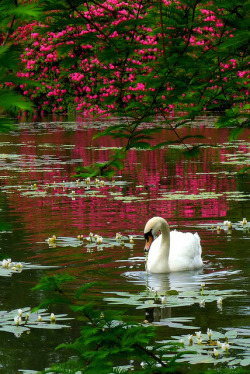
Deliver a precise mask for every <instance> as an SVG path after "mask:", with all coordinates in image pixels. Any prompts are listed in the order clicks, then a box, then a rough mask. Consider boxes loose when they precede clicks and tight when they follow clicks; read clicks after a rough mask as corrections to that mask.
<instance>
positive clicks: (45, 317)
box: [0, 307, 72, 337]
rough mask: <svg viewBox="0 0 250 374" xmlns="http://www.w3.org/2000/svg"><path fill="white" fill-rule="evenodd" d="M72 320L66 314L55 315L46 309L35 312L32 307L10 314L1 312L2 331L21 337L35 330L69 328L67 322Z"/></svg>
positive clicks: (12, 311) (0, 324) (0, 323)
mask: <svg viewBox="0 0 250 374" xmlns="http://www.w3.org/2000/svg"><path fill="white" fill-rule="evenodd" d="M71 319H72V318H70V317H68V316H67V315H66V314H56V315H55V314H54V313H49V312H48V311H47V310H46V309H39V310H37V311H33V310H32V309H31V308H30V307H24V308H22V309H14V310H11V311H9V312H7V311H1V310H0V331H5V332H10V333H12V334H14V335H16V336H17V337H19V336H21V334H23V333H30V331H31V330H32V329H35V328H39V329H53V330H56V329H61V328H65V327H67V328H69V325H66V324H65V322H67V321H69V320H71Z"/></svg>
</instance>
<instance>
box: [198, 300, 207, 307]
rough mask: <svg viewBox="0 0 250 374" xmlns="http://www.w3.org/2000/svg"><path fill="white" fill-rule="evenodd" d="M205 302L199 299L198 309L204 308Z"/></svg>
mask: <svg viewBox="0 0 250 374" xmlns="http://www.w3.org/2000/svg"><path fill="white" fill-rule="evenodd" d="M205 303H206V301H205V300H204V299H201V300H200V301H199V304H200V307H202V308H204V306H205Z"/></svg>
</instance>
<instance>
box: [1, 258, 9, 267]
mask: <svg viewBox="0 0 250 374" xmlns="http://www.w3.org/2000/svg"><path fill="white" fill-rule="evenodd" d="M2 267H3V268H4V269H8V268H10V267H11V258H8V259H7V260H3V261H2Z"/></svg>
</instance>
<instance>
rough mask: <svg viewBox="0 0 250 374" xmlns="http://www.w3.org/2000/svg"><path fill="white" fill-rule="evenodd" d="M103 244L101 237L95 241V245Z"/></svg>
mask: <svg viewBox="0 0 250 374" xmlns="http://www.w3.org/2000/svg"><path fill="white" fill-rule="evenodd" d="M102 242H103V237H102V236H98V238H97V239H96V243H97V244H101V243H102Z"/></svg>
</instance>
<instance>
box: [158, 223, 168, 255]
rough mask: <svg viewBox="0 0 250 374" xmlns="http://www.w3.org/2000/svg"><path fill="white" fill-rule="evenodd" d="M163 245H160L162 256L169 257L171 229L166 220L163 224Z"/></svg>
mask: <svg viewBox="0 0 250 374" xmlns="http://www.w3.org/2000/svg"><path fill="white" fill-rule="evenodd" d="M160 230H161V235H162V237H161V245H160V252H161V254H163V255H164V257H165V256H166V257H167V258H168V257H169V249H170V229H169V225H168V223H167V222H166V221H165V220H164V222H162V224H161V229H160Z"/></svg>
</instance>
